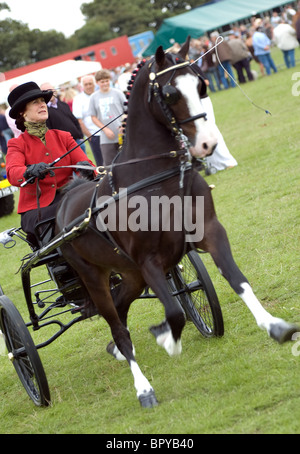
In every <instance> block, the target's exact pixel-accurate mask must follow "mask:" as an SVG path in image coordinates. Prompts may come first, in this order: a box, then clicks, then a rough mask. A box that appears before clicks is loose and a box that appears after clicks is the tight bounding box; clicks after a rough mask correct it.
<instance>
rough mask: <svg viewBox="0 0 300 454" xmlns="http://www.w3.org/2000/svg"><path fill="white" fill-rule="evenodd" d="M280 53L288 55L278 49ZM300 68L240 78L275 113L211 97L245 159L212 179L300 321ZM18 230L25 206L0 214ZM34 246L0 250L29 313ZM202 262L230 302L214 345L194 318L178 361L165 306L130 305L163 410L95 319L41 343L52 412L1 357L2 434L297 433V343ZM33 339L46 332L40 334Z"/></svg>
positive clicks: (283, 308) (236, 234)
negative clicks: (279, 335) (297, 83)
mask: <svg viewBox="0 0 300 454" xmlns="http://www.w3.org/2000/svg"><path fill="white" fill-rule="evenodd" d="M297 52H298V51H297ZM298 53H299V52H298ZM273 54H274V58H275V60H276V62H277V63H282V62H283V60H282V55H281V53H280V51H278V50H276V49H275V50H274V51H273ZM253 67H255V65H253ZM299 70H300V66H298V67H296V68H295V69H294V70H286V69H284V68H282V69H281V70H280V71H279V73H278V74H275V75H272V76H270V77H264V78H261V77H260V78H259V79H258V80H256V81H255V82H253V83H248V84H246V85H243V87H242V88H243V90H245V92H246V93H247V95H248V96H249V97H250V98H251V99H252V100H253V101H254V102H255V103H256V104H259V105H260V106H262V107H264V108H266V109H268V110H270V111H271V113H272V116H267V115H266V114H265V113H264V112H263V111H261V110H258V109H257V108H255V107H254V106H253V105H252V104H251V103H249V101H248V100H247V99H246V98H245V97H244V96H243V94H242V93H241V92H240V90H239V89H238V88H235V89H232V90H229V91H226V92H219V93H215V94H213V95H212V101H213V104H214V109H215V114H216V119H217V124H218V126H219V128H220V130H221V131H222V133H223V135H224V138H225V140H226V143H227V144H228V146H229V149H230V151H231V152H232V154H233V155H234V156H235V158H236V159H237V161H238V166H237V167H236V168H233V169H230V170H226V171H223V172H218V173H217V174H215V175H211V176H209V177H206V179H207V181H208V183H209V184H215V186H216V188H215V189H214V191H213V196H214V200H215V204H216V210H217V213H218V216H219V219H220V220H221V222H222V223H223V225H224V226H225V227H226V229H227V232H228V235H229V239H230V241H231V246H232V250H233V253H234V257H235V260H236V261H237V263H238V264H239V266H240V267H241V269H242V271H243V272H244V273H245V275H246V276H247V277H248V279H249V281H250V283H251V285H252V286H253V289H254V291H255V293H256V294H257V296H258V298H259V299H260V300H261V302H262V304H263V305H264V307H266V308H267V309H268V310H269V311H270V312H271V313H272V314H273V315H276V316H279V317H284V318H285V319H287V320H288V321H291V322H298V323H299V322H300V306H299V202H298V198H299V197H298V194H299V170H300V169H299V167H300V166H299V151H298V149H299V146H298V143H299V137H298V136H299V133H298V130H299V127H298V122H299V120H298V118H299V109H300V108H299V98H298V97H293V96H292V94H291V90H292V83H293V82H292V79H291V77H292V74H293V72H296V71H299ZM16 198H17V195H16ZM17 225H19V217H18V215H17V214H16V213H14V214H12V215H11V216H7V217H4V218H1V219H0V231H2V230H5V229H7V228H9V227H13V226H17ZM0 246H1V245H0ZM27 252H28V250H27V248H26V246H25V245H23V244H21V242H20V241H18V244H17V245H16V246H15V248H14V249H11V250H6V249H4V248H3V247H2V246H1V248H0V254H1V269H0V284H1V285H2V286H3V288H4V290H5V293H6V294H7V296H8V297H9V298H10V299H11V300H12V301H13V302H14V304H15V305H16V306H17V307H18V309H19V310H20V312H21V313H22V315H23V316H24V318H25V319H26V320H27V319H28V315H27V309H26V307H25V303H24V297H23V294H22V289H21V282H20V274H15V273H16V272H17V270H18V268H19V266H20V259H21V257H22V256H23V255H24V254H26V253H27ZM205 263H206V265H207V268H208V270H209V272H210V275H211V278H212V280H213V282H214V285H215V288H216V291H217V293H218V296H219V300H220V302H221V306H222V311H223V316H224V323H225V335H224V337H223V338H221V339H210V340H206V339H204V338H202V337H201V335H200V334H198V332H197V331H196V329H195V328H194V326H193V325H192V324H187V325H186V328H185V330H184V332H183V338H182V341H183V352H182V354H181V356H180V357H177V358H169V357H168V355H167V354H166V352H165V351H164V350H162V349H161V348H160V347H158V346H157V345H156V343H155V341H154V338H153V337H152V336H151V334H150V333H149V331H148V327H149V326H150V325H151V324H153V323H156V322H159V321H161V319H162V318H163V310H162V306H161V304H160V303H159V302H157V301H156V300H150V301H135V302H134V304H133V305H132V308H131V311H130V317H129V327H130V330H131V335H132V339H133V342H134V344H135V348H136V353H137V360H138V363H139V365H140V367H141V369H142V371H143V372H144V373H145V374H146V376H147V378H148V379H149V380H150V382H151V384H152V385H153V387H154V389H155V391H156V395H157V398H158V400H159V402H160V404H159V406H158V407H156V408H153V409H151V410H146V409H143V408H141V407H140V405H139V403H138V401H137V399H136V396H135V391H134V387H133V380H132V376H131V373H130V370H129V367H128V366H127V364H126V363H118V362H116V361H114V360H113V359H112V358H111V357H110V356H109V355H107V353H106V352H105V347H106V344H107V342H108V341H109V340H110V333H109V329H108V327H107V325H106V324H105V323H104V321H103V320H102V319H97V318H93V319H92V320H91V321H90V320H88V321H85V322H82V323H79V324H77V325H75V326H74V327H73V328H72V329H71V330H69V331H68V332H66V333H65V334H64V335H63V336H61V337H60V338H59V339H58V340H57V341H55V342H54V343H53V344H51V345H50V346H48V347H46V348H44V349H41V350H39V353H40V356H41V359H42V362H43V365H44V368H45V371H46V374H47V378H48V381H49V386H50V391H51V396H52V405H51V407H49V408H47V409H45V408H37V407H35V406H34V405H33V403H32V402H31V401H30V400H29V399H28V398H27V394H26V393H25V391H24V389H23V387H22V385H21V384H20V381H19V379H18V378H17V375H16V373H15V371H14V368H13V367H12V365H11V364H10V363H9V361H8V360H7V359H6V357H3V356H1V357H0V370H1V377H0V417H1V425H0V433H7V434H24V433H32V434H42V433H44V434H46V433H47V434H54V433H58V434H67V433H77V434H83V433H85V434H88V433H95V434H102V433H106V434H198V433H206V434H208V433H211V434H223V433H229V434H237V433H249V434H266V433H269V434H276V433H285V434H286V433H294V434H296V433H299V432H300V422H299V421H300V394H299V372H300V367H299V366H300V357H299V356H294V355H293V354H292V344H291V343H287V344H285V345H282V346H280V345H278V344H277V343H275V342H274V341H273V340H272V339H270V338H268V336H267V334H266V333H265V332H263V331H261V330H260V329H259V328H258V327H257V326H256V323H255V320H254V318H253V316H252V315H251V313H250V312H249V311H248V309H247V308H246V307H245V305H244V304H243V302H242V301H241V300H240V299H239V298H238V297H237V296H236V294H235V293H234V292H233V291H232V290H231V288H230V287H229V286H228V284H227V283H226V282H225V281H224V279H223V278H222V277H221V276H220V275H219V274H218V272H217V270H216V269H215V267H214V266H213V265H212V263H211V260H210V258H209V257H208V256H205ZM34 336H35V338H37V339H42V338H43V333H42V330H41V332H38V333H35V334H34Z"/></svg>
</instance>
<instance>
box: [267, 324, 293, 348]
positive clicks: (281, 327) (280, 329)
mask: <svg viewBox="0 0 300 454" xmlns="http://www.w3.org/2000/svg"><path fill="white" fill-rule="evenodd" d="M297 332H300V327H299V326H297V325H291V324H290V323H287V322H285V321H282V323H276V324H271V327H270V332H269V334H270V337H272V338H273V339H275V340H276V341H277V342H278V343H279V344H283V343H284V342H287V341H290V340H292V336H293V334H294V333H297Z"/></svg>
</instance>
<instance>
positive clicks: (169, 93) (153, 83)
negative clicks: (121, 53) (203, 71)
mask: <svg viewBox="0 0 300 454" xmlns="http://www.w3.org/2000/svg"><path fill="white" fill-rule="evenodd" d="M169 55H170V56H171V58H172V62H173V63H174V64H173V65H172V66H170V67H169V68H166V69H163V70H162V71H159V72H158V73H155V72H154V71H152V70H151V71H150V74H149V79H150V83H149V88H148V103H150V101H151V97H152V94H153V95H154V99H155V100H156V102H157V103H158V105H159V107H160V109H161V111H162V113H163V115H164V117H165V118H166V120H167V121H168V123H169V124H170V125H171V130H172V132H173V133H174V134H175V135H176V136H182V135H183V132H182V129H181V128H180V125H182V124H185V123H189V122H191V121H195V120H198V119H199V118H204V119H205V120H206V119H207V118H206V117H207V114H206V113H205V112H202V113H200V114H198V115H194V116H192V117H188V118H186V119H185V120H181V121H177V120H176V118H175V117H174V115H173V112H172V110H171V109H170V107H169V106H170V105H172V104H175V103H176V102H177V101H178V100H179V99H180V94H179V93H178V91H177V90H176V88H175V87H173V85H171V82H172V79H173V77H174V75H175V73H176V70H178V69H181V68H186V67H187V66H190V62H189V61H185V62H181V63H177V62H176V58H175V57H174V56H173V55H171V54H169ZM153 63H154V62H152V64H151V66H152V65H153ZM151 66H150V68H151ZM191 69H192V70H193V68H192V67H191ZM171 71H172V74H171V76H170V78H169V80H168V82H167V83H166V84H165V85H164V86H163V87H161V86H160V85H159V83H158V81H157V78H158V77H160V76H162V75H163V74H166V73H168V72H171ZM195 74H196V73H195ZM196 75H197V76H198V77H199V79H200V80H201V82H202V83H205V82H204V80H203V79H202V78H201V77H200V76H199V75H198V74H196Z"/></svg>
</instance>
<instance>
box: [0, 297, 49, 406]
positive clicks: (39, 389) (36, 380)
mask: <svg viewBox="0 0 300 454" xmlns="http://www.w3.org/2000/svg"><path fill="white" fill-rule="evenodd" d="M0 329H1V331H2V333H3V334H4V338H5V344H6V348H7V350H8V357H9V359H11V360H12V363H13V365H14V367H15V369H16V372H17V374H18V376H19V378H20V380H21V382H22V385H23V386H24V388H25V390H26V392H27V394H28V395H29V397H30V398H31V399H32V401H33V402H34V404H35V405H37V406H48V405H49V404H50V392H49V387H48V382H47V378H46V375H45V371H44V368H43V365H42V363H41V360H40V357H39V355H38V352H37V349H36V347H35V345H34V343H33V340H32V338H31V335H30V333H29V331H28V328H27V326H26V325H25V323H24V321H23V319H22V317H21V315H20V313H19V311H18V309H17V308H16V307H15V306H14V304H13V303H12V302H11V301H10V299H8V298H7V297H6V296H4V295H3V296H0Z"/></svg>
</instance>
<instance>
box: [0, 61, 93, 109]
mask: <svg viewBox="0 0 300 454" xmlns="http://www.w3.org/2000/svg"><path fill="white" fill-rule="evenodd" d="M99 69H101V63H99V62H94V61H82V60H79V61H75V60H66V61H64V62H61V63H57V64H56V65H52V66H48V67H47V68H42V69H38V70H36V71H32V72H30V73H27V74H23V75H22V76H18V77H14V78H13V79H9V80H6V81H4V82H1V83H0V104H3V103H7V97H8V95H9V89H10V87H12V86H13V85H20V84H23V83H25V82H32V81H33V82H36V83H37V84H38V85H41V84H42V83H44V82H49V83H51V84H52V85H53V86H54V87H59V86H60V85H63V84H66V83H67V82H70V81H73V80H76V79H77V78H78V77H82V76H85V75H87V74H93V73H95V72H97V71H99Z"/></svg>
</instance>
